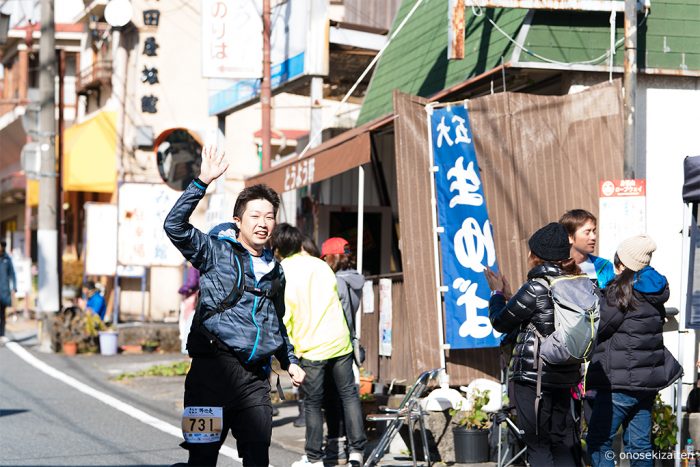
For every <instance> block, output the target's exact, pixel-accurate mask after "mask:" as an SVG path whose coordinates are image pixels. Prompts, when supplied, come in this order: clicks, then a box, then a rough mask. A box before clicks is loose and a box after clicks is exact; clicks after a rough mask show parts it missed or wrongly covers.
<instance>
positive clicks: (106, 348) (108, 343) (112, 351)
mask: <svg viewBox="0 0 700 467" xmlns="http://www.w3.org/2000/svg"><path fill="white" fill-rule="evenodd" d="M98 334H99V336H100V354H102V355H116V354H117V348H118V345H117V344H118V341H119V333H118V332H114V331H100V332H99V333H98Z"/></svg>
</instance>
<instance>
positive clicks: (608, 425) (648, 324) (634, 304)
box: [586, 235, 683, 467]
mask: <svg viewBox="0 0 700 467" xmlns="http://www.w3.org/2000/svg"><path fill="white" fill-rule="evenodd" d="M655 250H656V244H655V243H654V241H653V240H652V239H651V238H650V237H649V236H647V235H636V236H634V237H630V238H628V239H626V240H624V241H623V242H622V243H620V246H619V247H618V248H617V254H616V255H615V260H614V264H615V269H616V271H617V272H618V274H619V275H618V276H617V277H616V278H615V280H613V281H612V282H611V283H610V285H608V287H607V289H606V290H605V299H604V300H603V301H602V302H601V309H600V324H599V327H598V336H597V344H596V349H595V351H594V353H593V357H592V358H591V363H590V365H589V366H588V372H587V374H586V388H587V389H588V390H594V391H595V392H596V395H595V401H594V403H593V413H592V414H591V420H590V423H589V425H588V436H587V437H586V442H587V445H588V452H589V454H590V455H591V461H592V464H593V466H594V467H595V466H613V465H615V464H614V458H615V453H614V451H613V449H612V441H613V438H614V437H615V434H616V433H617V430H618V428H620V425H622V426H623V427H624V440H625V443H624V444H625V451H626V452H630V453H632V454H633V459H634V460H633V462H632V465H633V466H652V465H653V464H654V460H653V459H652V444H651V427H652V418H651V412H652V408H653V405H654V400H655V398H656V394H657V393H658V392H659V390H661V389H663V388H665V387H667V386H669V385H670V384H671V383H673V382H674V381H675V380H676V379H678V378H679V377H680V376H681V375H682V373H683V370H682V368H681V366H680V364H679V363H678V361H676V359H675V358H674V357H673V356H672V355H671V353H670V352H669V351H668V349H666V347H664V340H663V326H664V321H665V319H666V310H665V308H664V303H666V301H667V300H668V297H669V290H668V281H667V280H666V278H665V277H664V276H662V275H661V274H659V273H658V272H657V271H656V270H655V269H654V268H652V267H651V266H649V262H650V261H651V255H652V253H653V252H654V251H655Z"/></svg>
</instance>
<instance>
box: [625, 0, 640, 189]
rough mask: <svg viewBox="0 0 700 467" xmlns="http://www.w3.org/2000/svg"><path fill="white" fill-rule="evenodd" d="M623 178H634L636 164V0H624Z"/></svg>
mask: <svg viewBox="0 0 700 467" xmlns="http://www.w3.org/2000/svg"><path fill="white" fill-rule="evenodd" d="M624 93H625V101H624V106H625V165H624V172H625V178H627V179H630V178H635V170H636V165H637V141H636V134H635V133H636V131H635V130H636V128H637V124H636V120H637V116H636V108H635V101H636V99H637V0H625V76H624Z"/></svg>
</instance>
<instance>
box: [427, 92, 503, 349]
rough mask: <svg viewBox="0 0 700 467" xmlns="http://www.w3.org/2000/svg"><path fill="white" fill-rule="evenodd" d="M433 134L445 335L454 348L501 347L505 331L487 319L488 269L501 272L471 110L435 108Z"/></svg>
mask: <svg viewBox="0 0 700 467" xmlns="http://www.w3.org/2000/svg"><path fill="white" fill-rule="evenodd" d="M430 134H431V144H432V151H433V158H434V161H435V162H434V163H435V165H436V166H437V168H438V169H437V171H436V172H435V187H436V191H437V210H438V225H439V226H440V227H443V228H444V231H443V232H442V233H441V234H440V250H441V253H442V281H443V282H442V283H443V284H444V285H445V286H447V289H448V290H447V292H446V293H445V295H444V297H445V318H446V319H445V334H446V337H447V344H449V346H450V348H452V349H469V348H482V347H497V346H498V345H499V341H500V339H499V338H500V336H501V334H500V333H499V332H497V331H495V330H494V329H493V327H492V326H491V322H490V321H489V318H488V303H489V296H490V289H489V286H488V283H487V282H486V277H485V276H484V271H485V269H486V268H487V267H489V268H491V269H493V270H496V271H497V270H498V265H497V264H496V249H495V246H494V241H493V231H492V228H491V223H490V222H489V216H488V212H487V209H486V200H485V198H484V192H483V188H482V186H481V175H480V170H479V164H478V162H477V159H476V151H475V149H474V141H473V138H472V132H471V126H470V124H469V113H468V111H467V109H466V108H465V107H464V106H454V107H440V108H433V109H432V113H431V115H430Z"/></svg>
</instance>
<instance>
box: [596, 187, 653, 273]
mask: <svg viewBox="0 0 700 467" xmlns="http://www.w3.org/2000/svg"><path fill="white" fill-rule="evenodd" d="M599 196H600V205H599V206H600V211H599V216H598V217H599V218H598V238H599V241H598V253H599V254H600V256H601V257H603V258H606V259H609V260H612V259H613V258H614V256H615V252H616V251H617V246H618V245H619V244H620V242H621V241H622V240H624V239H626V238H628V237H631V236H633V235H637V234H640V233H644V232H646V180H601V182H600V193H599Z"/></svg>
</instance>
